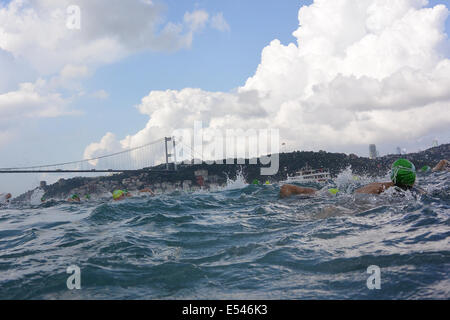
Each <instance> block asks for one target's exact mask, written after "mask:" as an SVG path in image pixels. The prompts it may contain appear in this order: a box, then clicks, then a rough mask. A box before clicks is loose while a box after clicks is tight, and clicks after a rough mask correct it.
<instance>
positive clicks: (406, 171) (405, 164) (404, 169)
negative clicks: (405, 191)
mask: <svg viewBox="0 0 450 320" xmlns="http://www.w3.org/2000/svg"><path fill="white" fill-rule="evenodd" d="M391 180H392V182H393V183H394V184H395V185H396V186H398V187H412V186H413V185H414V182H416V167H415V166H414V165H413V164H412V162H411V161H408V160H406V159H399V160H397V161H395V162H394V164H393V165H392V171H391Z"/></svg>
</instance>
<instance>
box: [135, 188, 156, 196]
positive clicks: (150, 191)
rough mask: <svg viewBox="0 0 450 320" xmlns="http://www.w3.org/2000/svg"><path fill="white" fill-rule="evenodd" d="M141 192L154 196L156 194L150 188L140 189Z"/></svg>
mask: <svg viewBox="0 0 450 320" xmlns="http://www.w3.org/2000/svg"><path fill="white" fill-rule="evenodd" d="M139 192H140V193H150V194H151V195H152V196H154V195H155V193H154V192H153V191H152V190H151V189H150V188H145V189H142V190H139Z"/></svg>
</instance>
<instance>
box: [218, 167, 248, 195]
mask: <svg viewBox="0 0 450 320" xmlns="http://www.w3.org/2000/svg"><path fill="white" fill-rule="evenodd" d="M248 186H249V184H248V183H247V181H245V177H244V174H243V172H242V169H241V170H240V171H238V172H237V173H236V179H234V180H233V179H230V178H229V177H228V176H227V184H226V186H224V187H221V188H219V189H220V191H228V190H238V189H243V188H246V187H248Z"/></svg>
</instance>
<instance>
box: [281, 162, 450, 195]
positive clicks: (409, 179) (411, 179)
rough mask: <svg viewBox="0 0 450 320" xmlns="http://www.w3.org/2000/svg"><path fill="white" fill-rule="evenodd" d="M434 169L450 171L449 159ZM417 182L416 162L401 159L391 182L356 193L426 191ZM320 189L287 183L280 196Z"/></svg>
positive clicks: (396, 165) (366, 187)
mask: <svg viewBox="0 0 450 320" xmlns="http://www.w3.org/2000/svg"><path fill="white" fill-rule="evenodd" d="M432 171H433V172H438V171H450V162H449V161H448V160H441V161H440V162H439V163H438V164H437V165H436V167H434V168H433V169H432ZM415 182H416V167H415V166H414V164H413V163H412V162H411V161H409V160H406V159H399V160H397V161H395V162H394V164H393V165H392V169H391V181H390V182H374V183H371V184H369V185H366V186H364V187H362V188H359V189H357V190H356V191H355V193H357V194H381V193H383V192H385V191H386V190H388V189H390V188H392V187H396V188H399V189H401V190H415V191H418V192H419V193H424V191H423V190H422V189H420V188H416V187H414V184H415ZM318 191H319V190H318V189H315V188H305V187H299V186H294V185H290V184H286V185H283V186H282V187H281V189H280V197H281V198H288V197H291V196H295V195H315V194H316V193H317V192H318ZM329 191H330V193H332V194H337V193H338V192H339V190H338V189H330V190H329Z"/></svg>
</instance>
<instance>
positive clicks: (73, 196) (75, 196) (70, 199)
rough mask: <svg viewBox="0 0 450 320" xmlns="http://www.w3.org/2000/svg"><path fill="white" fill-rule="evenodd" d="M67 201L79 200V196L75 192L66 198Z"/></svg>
mask: <svg viewBox="0 0 450 320" xmlns="http://www.w3.org/2000/svg"><path fill="white" fill-rule="evenodd" d="M67 201H68V202H81V199H80V196H79V195H77V194H74V195H72V196H71V197H70V198H69V199H67Z"/></svg>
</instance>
